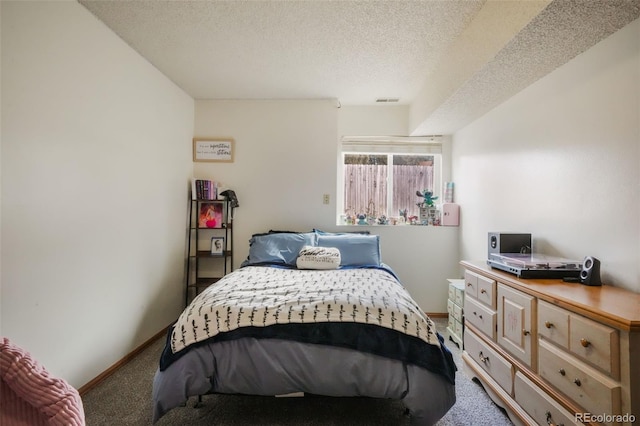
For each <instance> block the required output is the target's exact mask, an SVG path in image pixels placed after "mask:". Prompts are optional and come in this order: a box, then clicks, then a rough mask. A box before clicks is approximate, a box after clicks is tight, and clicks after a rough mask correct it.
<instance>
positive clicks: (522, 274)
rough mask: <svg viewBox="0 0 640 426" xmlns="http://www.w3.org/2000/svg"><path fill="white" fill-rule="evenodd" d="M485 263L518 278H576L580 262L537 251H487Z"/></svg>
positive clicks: (580, 267) (580, 266) (578, 273)
mask: <svg viewBox="0 0 640 426" xmlns="http://www.w3.org/2000/svg"><path fill="white" fill-rule="evenodd" d="M487 264H488V265H489V266H491V267H492V268H496V269H500V270H503V271H506V272H509V273H512V274H515V275H517V276H518V278H542V279H544V278H577V277H579V276H580V271H581V270H582V262H580V261H578V260H571V259H565V258H562V257H556V256H547V255H544V254H539V253H489V259H487Z"/></svg>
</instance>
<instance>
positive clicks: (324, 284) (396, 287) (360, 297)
mask: <svg viewBox="0 0 640 426" xmlns="http://www.w3.org/2000/svg"><path fill="white" fill-rule="evenodd" d="M319 322H355V323H363V324H374V325H378V326H381V327H385V328H388V329H392V330H396V331H398V332H401V333H404V334H407V335H410V336H414V337H417V338H419V339H421V340H423V341H424V342H426V343H428V344H431V345H435V346H438V347H439V346H440V343H439V341H438V338H437V335H436V332H435V331H436V328H435V324H434V323H433V321H432V320H431V319H430V318H429V317H427V316H426V315H425V314H424V313H423V312H422V310H421V309H420V308H419V307H418V305H417V304H416V302H415V301H414V300H413V299H412V298H411V296H410V295H409V293H408V292H407V291H406V289H405V288H404V287H403V286H402V285H401V284H400V282H398V280H397V279H396V278H395V277H393V276H392V275H391V274H390V273H389V272H387V271H385V270H383V269H368V268H367V269H337V270H298V269H281V268H273V267H262V266H247V267H244V268H241V269H239V270H236V271H234V272H232V273H231V274H229V275H227V276H225V277H224V278H222V279H221V280H220V281H218V282H217V283H215V284H213V285H212V286H210V287H208V288H207V289H206V290H205V291H203V292H202V293H200V294H199V295H198V296H197V297H196V298H195V299H194V300H193V302H192V303H191V304H190V305H189V307H188V308H187V309H185V311H184V312H183V313H182V315H180V317H179V318H178V321H177V322H176V324H175V326H174V328H173V332H172V335H171V350H172V352H173V353H177V352H179V351H181V350H182V349H184V348H186V347H188V346H189V345H192V344H194V343H197V342H201V341H204V340H206V339H209V338H210V337H214V336H216V335H217V334H219V333H224V332H228V331H232V330H235V329H238V328H241V327H267V326H270V325H274V324H286V323H319Z"/></svg>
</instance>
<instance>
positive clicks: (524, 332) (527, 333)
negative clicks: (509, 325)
mask: <svg viewBox="0 0 640 426" xmlns="http://www.w3.org/2000/svg"><path fill="white" fill-rule="evenodd" d="M522 334H524V335H525V336H528V335H530V334H531V332H530V331H529V330H524V329H523V330H522Z"/></svg>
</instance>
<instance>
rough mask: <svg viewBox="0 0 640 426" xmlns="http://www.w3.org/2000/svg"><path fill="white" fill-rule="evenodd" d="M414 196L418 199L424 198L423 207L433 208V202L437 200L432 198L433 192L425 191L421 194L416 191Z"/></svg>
mask: <svg viewBox="0 0 640 426" xmlns="http://www.w3.org/2000/svg"><path fill="white" fill-rule="evenodd" d="M416 195H417V196H418V197H424V205H425V207H433V202H434V201H436V200H437V199H438V197H434V196H433V192H431V191H427V190H426V189H425V190H424V191H422V192H420V191H416Z"/></svg>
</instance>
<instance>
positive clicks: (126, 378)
mask: <svg viewBox="0 0 640 426" xmlns="http://www.w3.org/2000/svg"><path fill="white" fill-rule="evenodd" d="M435 322H436V324H437V327H438V331H439V332H440V333H441V334H442V335H443V336H444V337H445V340H446V342H447V347H449V348H450V349H451V351H452V352H453V355H454V359H455V361H456V365H458V372H457V373H456V397H457V401H456V404H455V405H454V406H453V407H452V408H451V410H450V411H449V412H448V413H447V414H446V415H445V417H443V418H442V419H441V420H440V421H439V422H438V423H437V426H453V425H471V424H473V425H474V426H475V425H478V426H482V425H487V426H489V425H491V426H510V425H512V423H511V422H510V421H509V418H508V417H507V416H506V415H505V414H504V412H503V411H502V410H501V409H500V408H499V407H498V406H496V405H495V404H494V403H493V402H492V401H491V400H490V399H489V397H488V396H487V394H486V393H485V392H484V390H483V389H482V386H480V385H479V384H478V383H477V382H475V381H473V380H471V379H469V378H468V377H467V376H466V375H465V374H464V372H463V371H462V363H461V359H460V349H459V348H458V347H457V346H456V345H455V344H454V343H453V342H451V341H450V340H449V335H448V333H447V331H446V320H442V319H436V320H435ZM163 343H164V338H161V339H159V340H158V341H156V342H154V343H153V344H152V345H151V346H149V347H148V348H147V349H145V350H144V351H143V352H142V353H141V354H140V355H138V356H137V357H136V358H134V359H133V360H132V361H130V362H129V363H127V364H126V365H124V366H123V367H121V368H120V369H118V370H117V371H116V372H115V373H114V374H113V375H111V376H110V377H108V378H107V379H106V380H104V381H103V382H102V383H100V384H99V385H98V386H96V387H94V388H93V389H91V390H90V391H89V392H87V393H86V394H85V395H84V396H83V397H82V400H83V405H84V411H85V417H86V420H87V426H102V425H104V426H120V425H136V426H137V425H150V424H151V387H152V382H153V375H154V373H155V371H156V369H157V366H158V360H159V359H160V353H161V352H162V345H163ZM195 402H196V398H192V399H191V400H190V401H189V402H188V403H187V405H186V406H185V407H178V408H175V409H173V410H172V411H170V412H169V413H168V414H167V415H165V416H164V417H163V418H162V419H160V421H159V422H157V423H156V425H157V426H178V425H179V426H185V425H190V426H191V425H193V426H201V425H202V426H204V425H207V426H211V425H215V426H245V425H264V426H276V425H277V426H284V425H291V426H293V425H296V426H337V425H349V426H351V425H362V426H365V425H366V426H377V425H379V426H390V425H409V423H410V421H409V417H407V416H406V415H405V408H404V406H403V405H402V403H401V402H399V401H390V400H380V399H370V398H326V397H304V398H273V397H257V396H235V395H206V396H204V397H203V399H202V405H201V406H200V407H198V408H194V405H195Z"/></svg>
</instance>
